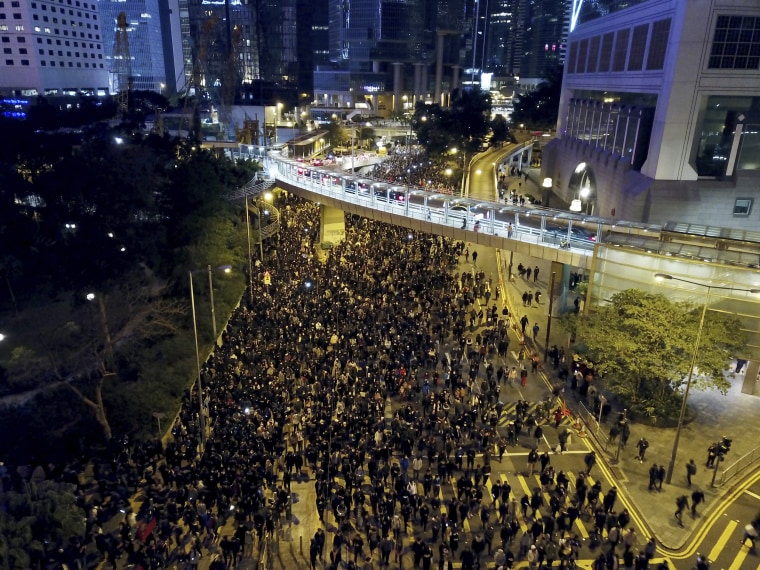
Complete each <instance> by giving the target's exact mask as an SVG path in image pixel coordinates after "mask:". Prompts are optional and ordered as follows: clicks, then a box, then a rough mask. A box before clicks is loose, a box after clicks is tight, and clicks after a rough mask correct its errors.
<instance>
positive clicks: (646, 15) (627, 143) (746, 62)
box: [542, 0, 760, 229]
mask: <svg viewBox="0 0 760 570" xmlns="http://www.w3.org/2000/svg"><path fill="white" fill-rule="evenodd" d="M613 7H615V8H616V9H614V10H608V11H606V12H604V13H600V12H599V11H596V12H591V16H592V17H590V18H588V19H587V20H586V21H583V19H581V21H579V22H578V24H577V26H576V28H575V29H574V31H573V32H572V33H571V35H570V40H569V50H568V57H567V63H566V66H565V70H564V81H563V91H562V98H561V103H560V113H559V120H558V128H557V133H558V138H557V139H555V140H553V141H552V142H551V143H550V144H549V145H547V148H546V149H545V151H544V156H543V163H542V169H543V171H542V174H543V175H544V176H545V177H547V178H551V180H552V185H553V193H554V194H555V195H558V196H559V198H560V199H562V200H564V201H565V202H568V203H570V202H572V201H573V200H578V199H580V200H581V202H582V207H583V208H584V209H586V210H587V211H593V213H594V214H597V215H599V216H604V217H622V218H625V219H631V220H641V221H648V222H654V223H665V222H667V221H668V220H678V221H681V222H687V223H692V224H704V225H710V226H723V227H734V228H746V229H755V228H757V227H758V219H760V209H758V207H757V206H759V205H758V204H755V201H756V200H757V199H758V198H760V184H758V182H760V4H758V2H757V1H756V0H690V1H689V2H682V1H679V0H648V1H642V2H639V3H636V4H633V5H631V6H630V7H627V8H621V7H620V6H617V5H616V4H615V5H614V6H613Z"/></svg>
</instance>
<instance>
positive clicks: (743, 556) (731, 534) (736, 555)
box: [707, 520, 760, 570]
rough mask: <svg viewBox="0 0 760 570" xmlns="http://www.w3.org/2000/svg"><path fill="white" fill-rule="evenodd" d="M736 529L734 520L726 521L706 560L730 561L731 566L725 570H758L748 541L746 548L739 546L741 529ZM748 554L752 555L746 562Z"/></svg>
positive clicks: (736, 523) (758, 565)
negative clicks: (752, 569)
mask: <svg viewBox="0 0 760 570" xmlns="http://www.w3.org/2000/svg"><path fill="white" fill-rule="evenodd" d="M738 527H739V523H738V522H737V521H735V520H728V521H727V522H726V526H725V528H724V529H723V532H722V533H721V534H720V536H719V537H718V540H717V541H716V542H715V544H714V545H713V546H712V548H711V549H710V551H709V553H708V554H707V558H708V560H711V561H714V560H718V559H719V558H720V559H722V560H726V559H728V560H731V564H730V565H729V566H728V567H726V569H725V570H742V569H749V568H756V569H757V570H760V564H759V563H758V562H757V559H756V556H755V553H754V552H752V551H751V549H750V546H749V541H747V546H742V545H741V544H739V541H738V540H737V538H741V536H742V529H741V528H738ZM750 554H752V557H751V558H750V559H749V560H748V559H747V557H748V556H749V555H750Z"/></svg>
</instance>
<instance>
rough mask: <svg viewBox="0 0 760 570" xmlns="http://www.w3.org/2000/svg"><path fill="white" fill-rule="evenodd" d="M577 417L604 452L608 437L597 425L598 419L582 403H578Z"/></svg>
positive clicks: (608, 440)
mask: <svg viewBox="0 0 760 570" xmlns="http://www.w3.org/2000/svg"><path fill="white" fill-rule="evenodd" d="M578 416H579V417H580V418H581V421H582V422H583V423H584V424H586V429H587V430H588V431H589V433H590V434H591V435H593V436H594V437H595V438H596V440H597V441H598V442H599V445H601V446H602V447H603V448H604V449H605V451H606V450H607V445H608V444H609V443H610V438H609V436H608V435H607V434H606V433H604V430H602V424H600V423H599V418H597V417H596V415H595V414H593V413H591V412H590V411H589V409H588V408H587V407H586V406H585V404H584V403H583V402H578Z"/></svg>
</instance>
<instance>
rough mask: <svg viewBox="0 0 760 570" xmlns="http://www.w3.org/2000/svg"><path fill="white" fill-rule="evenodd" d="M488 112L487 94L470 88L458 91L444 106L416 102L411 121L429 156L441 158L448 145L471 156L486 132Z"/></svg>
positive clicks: (488, 97)
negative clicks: (448, 105)
mask: <svg viewBox="0 0 760 570" xmlns="http://www.w3.org/2000/svg"><path fill="white" fill-rule="evenodd" d="M490 115H491V98H490V96H489V95H488V93H484V92H482V91H480V90H479V89H473V90H467V91H460V92H459V96H458V97H457V98H455V99H454V100H453V101H452V103H451V107H448V108H442V107H441V106H440V105H428V104H424V105H422V104H420V105H417V106H416V107H415V111H414V116H413V117H412V121H411V124H412V129H414V131H415V132H416V133H417V140H418V141H419V143H420V144H421V145H422V146H423V147H425V150H426V151H427V153H428V154H429V155H430V156H432V157H442V156H444V155H446V154H447V153H449V152H450V150H451V149H452V148H456V149H458V150H462V151H464V152H466V153H467V154H470V155H472V154H473V153H475V152H477V151H478V150H480V147H481V145H482V144H483V141H484V140H485V138H486V136H487V135H488V133H489V132H490V129H491V121H490Z"/></svg>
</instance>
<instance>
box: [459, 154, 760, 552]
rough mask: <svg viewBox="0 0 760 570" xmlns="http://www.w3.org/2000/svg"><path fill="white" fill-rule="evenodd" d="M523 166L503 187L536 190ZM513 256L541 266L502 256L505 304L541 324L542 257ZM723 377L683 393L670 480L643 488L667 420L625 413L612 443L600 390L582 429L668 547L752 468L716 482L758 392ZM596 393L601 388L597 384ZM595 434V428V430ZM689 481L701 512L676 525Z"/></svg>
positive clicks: (690, 532) (559, 333) (556, 338)
mask: <svg viewBox="0 0 760 570" xmlns="http://www.w3.org/2000/svg"><path fill="white" fill-rule="evenodd" d="M525 171H526V172H527V174H528V177H527V179H525V178H524V179H523V180H522V182H521V181H520V179H518V178H516V177H511V178H509V179H508V180H507V185H508V187H509V189H510V190H511V189H514V190H516V191H518V193H520V192H522V193H529V194H532V195H534V196H541V192H542V190H541V189H540V188H539V186H538V183H537V181H538V180H539V179H540V173H539V171H538V170H537V169H526V170H525ZM491 188H493V186H492V187H491ZM491 188H478V185H475V184H471V185H470V196H472V197H475V198H482V199H491V200H493V199H495V198H494V194H495V190H492V189H491ZM500 255H501V257H502V259H509V252H508V251H502V252H500ZM518 263H523V264H524V265H525V266H529V267H533V266H535V265H536V264H537V265H538V266H539V267H540V268H541V271H540V273H539V275H540V276H541V278H540V279H539V281H538V283H532V282H531V283H528V282H527V280H525V279H521V278H520V277H519V276H515V277H513V279H512V280H511V281H509V279H508V276H507V271H506V266H507V262H503V263H502V280H503V281H504V282H505V283H507V282H508V283H509V287H508V298H509V299H510V303H511V306H512V308H513V312H515V313H516V314H517V315H518V318H519V315H522V314H525V315H527V316H528V319H529V321H530V323H531V325H530V326H532V323H534V322H539V323H544V325H543V326H545V323H546V320H547V317H548V310H547V308H548V292H547V290H548V284H547V283H546V277H547V276H549V275H550V267H549V265H550V264H549V263H548V262H542V261H540V260H535V259H531V258H526V259H522V258H518V257H514V259H513V266H514V267H517V265H518ZM526 290H530V291H535V290H540V291H541V292H542V293H543V296H542V301H543V302H542V303H541V304H539V305H536V304H534V305H533V306H532V307H523V306H522V301H521V297H522V293H523V291H526ZM563 310H565V311H567V310H572V308H571V307H568V306H565V307H556V306H555V310H554V311H553V312H554V317H557V316H559V312H561V311H563ZM558 311H559V312H558ZM543 335H544V333H543V331H542V332H541V333H540V334H539V344H540V345H541V342H540V340H541V339H542V338H543ZM549 343H550V345H551V344H556V345H557V346H564V347H566V349H568V350H569V334H568V333H567V332H566V331H564V330H562V328H561V327H560V324H559V322H558V319H556V318H553V319H552V331H551V338H550V341H549ZM734 365H735V363H734V362H731V368H732V369H733V367H734ZM726 377H727V379H728V380H729V381H730V383H731V388H730V389H729V390H728V392H727V393H726V394H725V395H723V394H721V393H720V392H718V391H716V390H709V391H697V390H695V389H694V386H692V390H691V392H690V394H689V401H688V405H689V414H688V417H690V418H691V421H688V423H686V424H684V426H683V428H682V431H681V436H680V439H679V444H678V451H677V455H676V462H675V466H674V469H673V476H672V479H671V483H670V484H664V485H663V487H662V491H650V490H649V468H650V467H651V465H652V464H653V463H657V465H664V466H665V467H666V469H667V467H668V464H669V462H670V460H671V455H672V450H673V444H674V441H675V437H676V428H675V427H663V426H658V425H657V421H656V418H655V419H654V420H648V419H644V420H643V421H637V420H635V419H633V420H630V421H629V425H630V428H631V435H630V438H629V440H628V445H627V446H626V447H621V448H620V449H618V446H617V445H615V444H614V443H613V444H607V439H608V434H609V429H610V427H612V423H614V421H615V420H616V418H617V412H620V411H621V406H620V405H619V404H618V403H617V402H616V398H615V397H614V396H613V395H611V394H609V393H607V394H605V397H606V398H607V399H608V401H609V402H610V403H611V404H612V411H611V413H610V414H609V415H608V416H606V418H604V419H603V420H602V423H601V425H600V426H599V427H598V429H589V430H588V431H589V435H590V436H591V437H590V438H589V439H590V442H591V443H592V445H593V446H594V447H595V449H596V451H597V454H598V455H599V456H600V457H601V458H603V460H604V462H605V463H606V466H607V468H608V469H609V471H610V473H611V475H612V476H613V477H614V478H615V479H616V480H617V481H618V482H619V488H621V489H622V490H623V491H624V494H625V495H627V496H628V497H629V498H630V502H631V505H632V506H633V508H634V509H635V510H636V511H638V513H639V514H640V516H641V519H642V521H643V522H644V524H645V526H647V527H648V529H649V531H650V534H651V535H652V536H654V537H655V538H656V539H657V541H658V544H660V545H661V547H662V548H663V549H664V550H666V551H668V552H676V551H679V550H682V549H683V548H684V547H685V546H688V543H689V542H690V539H691V538H694V537H695V536H696V533H697V531H699V530H700V529H701V527H703V526H704V521H705V520H706V518H708V516H709V515H710V513H712V512H713V511H715V510H716V509H718V508H720V507H722V506H724V505H725V503H726V501H725V499H726V497H727V496H728V495H729V494H730V493H731V492H732V490H734V489H736V488H737V487H738V486H739V485H741V484H742V482H743V480H744V479H745V478H746V477H748V476H749V475H752V473H754V470H753V469H745V470H744V471H743V472H742V473H740V474H739V475H738V476H736V477H734V478H733V479H731V480H730V481H728V482H727V483H725V484H723V485H722V486H721V485H720V480H721V476H722V471H723V470H724V469H726V468H727V467H728V466H730V465H731V464H732V463H734V462H735V461H736V460H738V459H739V458H740V457H742V456H744V455H745V454H747V453H749V452H750V451H752V450H753V449H755V448H756V447H757V439H756V437H754V436H750V437H748V434H747V427H748V426H751V425H754V423H755V419H756V418H758V417H760V398H758V397H755V396H752V395H748V394H743V393H742V392H741V387H742V384H743V382H744V373H743V372H742V373H738V374H737V373H731V372H729V371H726ZM547 381H548V382H550V383H552V384H558V383H561V381H559V380H558V377H557V373H556V371H554V370H547ZM602 393H604V390H603V389H602ZM565 394H567V403H568V407H569V408H570V409H572V410H573V411H575V412H577V410H578V409H579V408H580V404H584V405H585V406H586V407H587V408H588V409H593V408H592V405H593V402H591V403H589V402H588V401H586V400H585V399H580V398H579V397H578V395H577V394H575V393H573V392H572V391H571V390H570V389H569V386H568V389H567V390H566V391H565ZM597 434H601V435H600V436H599V437H597ZM723 436H726V437H728V438H730V439H732V441H733V443H732V446H731V450H730V451H729V453H728V454H727V455H726V458H725V461H724V463H723V464H721V465H720V467H719V468H718V471H717V473H716V471H715V470H714V469H711V468H707V467H706V462H707V448H708V447H709V446H710V444H711V443H713V442H717V441H720V440H721V438H722V437H723ZM640 438H645V439H646V440H647V441H648V442H649V448H648V449H647V451H646V454H645V460H644V461H643V462H640V461H639V460H638V458H637V456H638V449H637V448H636V444H637V442H638V441H639V439H640ZM616 457H617V459H616ZM691 459H694V461H695V463H696V464H697V466H698V470H697V473H696V475H694V476H693V477H692V484H691V486H690V485H688V483H687V477H686V465H687V463H688V462H689V461H690V460H691ZM714 476H715V477H714ZM713 478H715V480H716V481H715V486H714V485H713ZM695 489H700V490H701V491H702V492H703V493H704V494H705V502H704V503H703V504H702V505H701V506H700V507H699V508H698V513H701V515H700V516H697V517H696V518H694V517H691V516H690V515H686V516H684V517H683V527H681V526H679V524H678V522H677V520H676V519H675V516H674V512H675V509H676V507H675V501H676V499H677V498H678V497H680V496H681V495H687V496H688V497H689V503H690V504H691V494H692V492H693V491H694V490H695ZM746 522H748V521H744V522H743V523H742V524H745V523H746Z"/></svg>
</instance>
